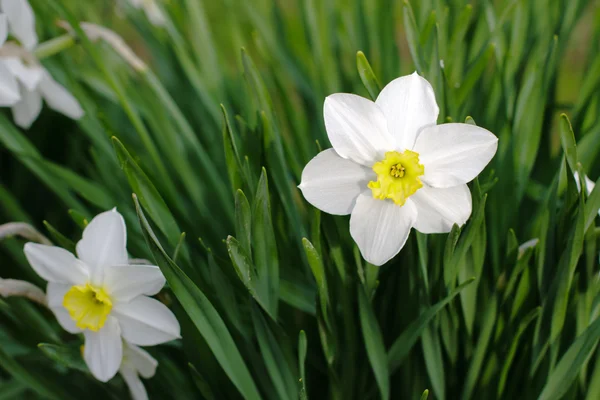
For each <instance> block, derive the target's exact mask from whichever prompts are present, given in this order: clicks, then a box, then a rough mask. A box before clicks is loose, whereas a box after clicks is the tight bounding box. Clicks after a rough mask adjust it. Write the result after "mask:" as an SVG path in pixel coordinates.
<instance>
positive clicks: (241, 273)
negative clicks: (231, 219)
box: [227, 236, 276, 320]
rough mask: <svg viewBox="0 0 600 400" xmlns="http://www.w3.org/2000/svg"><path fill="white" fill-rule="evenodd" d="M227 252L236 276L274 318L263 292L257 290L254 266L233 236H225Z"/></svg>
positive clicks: (257, 283)
mask: <svg viewBox="0 0 600 400" xmlns="http://www.w3.org/2000/svg"><path fill="white" fill-rule="evenodd" d="M227 252H228V253H229V258H230V259H231V262H232V264H233V266H234V268H235V272H236V273H237V275H238V277H239V278H240V280H241V281H242V283H243V284H244V286H246V289H248V292H250V295H252V297H253V298H254V300H256V302H257V303H258V304H259V305H260V306H261V307H262V308H263V309H264V310H265V312H266V313H267V314H269V316H271V318H273V319H274V320H276V317H275V315H274V314H271V313H270V309H269V307H268V304H267V302H266V300H265V298H264V297H263V295H264V292H262V291H260V290H259V287H258V285H259V282H260V278H259V276H258V274H257V272H256V267H255V266H254V264H253V263H252V260H250V257H249V256H248V254H246V252H245V251H244V249H243V248H242V247H241V246H240V242H238V241H237V239H236V238H234V237H233V236H228V237H227Z"/></svg>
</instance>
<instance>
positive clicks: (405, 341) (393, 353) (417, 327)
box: [388, 278, 475, 373]
mask: <svg viewBox="0 0 600 400" xmlns="http://www.w3.org/2000/svg"><path fill="white" fill-rule="evenodd" d="M474 280H475V278H472V279H470V280H468V281H466V282H465V283H463V284H462V285H459V286H458V287H457V288H456V289H454V290H453V291H452V292H451V293H450V294H449V295H448V297H446V298H445V299H444V300H442V301H440V302H438V303H436V304H434V305H433V306H431V307H429V308H428V309H426V310H425V311H424V312H423V313H421V315H420V316H419V317H418V318H417V319H416V320H415V321H413V322H412V323H411V324H410V325H409V326H408V327H407V328H406V329H405V330H404V332H402V334H401V335H400V336H398V338H396V340H395V341H394V343H393V344H392V347H390V350H389V351H388V364H389V370H390V373H394V371H396V369H397V368H398V367H399V366H400V365H401V364H402V362H403V361H404V358H405V357H406V356H407V355H408V353H409V352H410V350H411V349H412V347H413V346H414V345H415V343H416V342H417V340H419V337H421V334H422V333H423V330H424V329H425V327H426V326H427V325H428V324H429V322H431V320H433V318H434V317H435V316H436V315H437V313H438V312H439V311H440V310H441V309H442V308H444V307H445V306H446V305H447V304H448V303H450V302H451V301H452V299H454V298H455V297H456V296H457V295H458V294H459V293H460V292H461V291H462V290H463V289H464V288H466V287H467V286H468V285H469V284H471V283H473V281H474Z"/></svg>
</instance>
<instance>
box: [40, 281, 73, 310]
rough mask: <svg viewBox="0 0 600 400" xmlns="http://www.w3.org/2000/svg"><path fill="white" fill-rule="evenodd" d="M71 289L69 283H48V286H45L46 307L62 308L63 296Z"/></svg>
mask: <svg viewBox="0 0 600 400" xmlns="http://www.w3.org/2000/svg"><path fill="white" fill-rule="evenodd" d="M72 287H73V285H71V284H69V283H55V282H48V285H47V286H46V299H47V300H48V307H62V306H63V300H64V298H65V294H66V293H67V292H68V291H69V289H71V288H72Z"/></svg>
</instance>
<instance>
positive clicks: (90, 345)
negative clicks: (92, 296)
mask: <svg viewBox="0 0 600 400" xmlns="http://www.w3.org/2000/svg"><path fill="white" fill-rule="evenodd" d="M83 335H84V336H85V348H84V351H83V358H84V359H85V362H86V364H87V366H88V368H89V369H90V372H91V373H92V375H94V377H95V378H96V379H98V380H99V381H101V382H108V381H109V380H110V379H111V378H112V377H113V376H115V374H116V373H117V371H118V370H119V366H120V365H121V361H122V360H123V341H122V340H121V329H120V328H119V322H118V321H117V319H116V318H114V317H111V316H109V317H108V318H107V319H106V322H105V323H104V326H103V327H102V328H101V329H100V330H99V331H98V332H93V331H91V330H89V329H86V330H85V331H84V332H83Z"/></svg>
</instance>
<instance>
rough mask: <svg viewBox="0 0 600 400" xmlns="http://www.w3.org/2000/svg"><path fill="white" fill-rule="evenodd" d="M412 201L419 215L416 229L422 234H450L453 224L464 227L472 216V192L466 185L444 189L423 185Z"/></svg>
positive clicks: (412, 197)
mask: <svg viewBox="0 0 600 400" xmlns="http://www.w3.org/2000/svg"><path fill="white" fill-rule="evenodd" d="M410 199H411V200H412V201H413V202H414V203H415V207H417V213H418V215H417V221H416V222H415V225H414V228H415V229H416V230H418V231H419V232H421V233H446V232H450V230H451V229H452V225H453V224H458V225H459V226H462V225H464V223H465V222H467V219H469V217H470V216H471V192H470V191H469V187H468V186H467V185H466V184H463V185H458V186H454V187H450V188H444V189H438V188H432V187H430V186H427V185H423V187H422V188H421V189H419V190H417V192H416V193H415V194H414V195H412V196H411V198H410Z"/></svg>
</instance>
